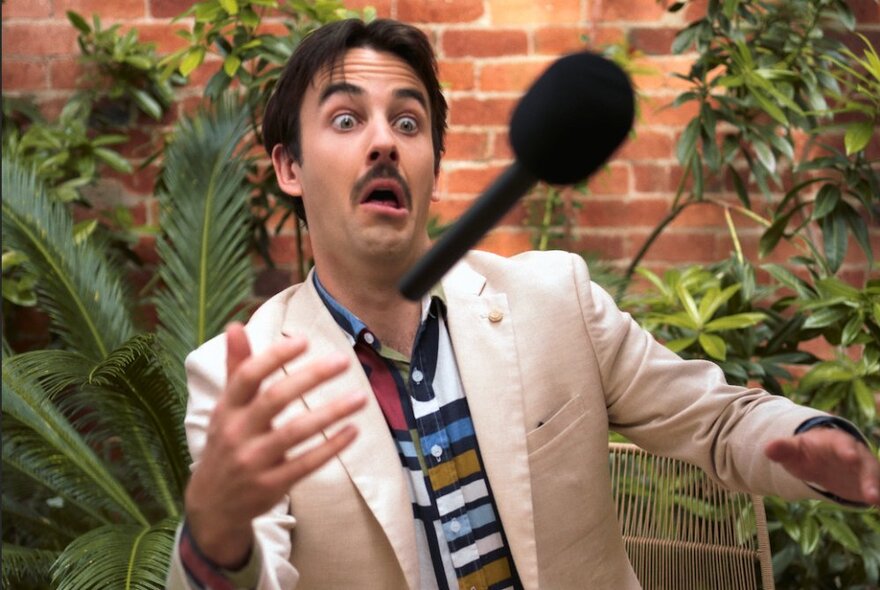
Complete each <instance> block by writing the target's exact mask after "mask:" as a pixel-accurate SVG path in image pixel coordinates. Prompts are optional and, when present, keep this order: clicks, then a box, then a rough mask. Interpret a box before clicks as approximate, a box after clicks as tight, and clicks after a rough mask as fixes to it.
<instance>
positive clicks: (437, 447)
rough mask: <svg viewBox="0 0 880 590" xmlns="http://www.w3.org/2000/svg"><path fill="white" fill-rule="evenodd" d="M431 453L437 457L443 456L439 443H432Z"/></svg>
mask: <svg viewBox="0 0 880 590" xmlns="http://www.w3.org/2000/svg"><path fill="white" fill-rule="evenodd" d="M431 454H432V455H434V456H435V457H436V458H437V459H440V457H441V456H443V447H441V446H440V445H434V446H433V447H431Z"/></svg>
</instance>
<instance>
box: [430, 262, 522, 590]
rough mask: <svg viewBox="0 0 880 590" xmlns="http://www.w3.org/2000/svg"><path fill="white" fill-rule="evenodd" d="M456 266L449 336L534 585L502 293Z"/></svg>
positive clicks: (513, 367)
mask: <svg viewBox="0 0 880 590" xmlns="http://www.w3.org/2000/svg"><path fill="white" fill-rule="evenodd" d="M484 284H485V279H484V277H482V276H481V275H479V274H478V273H476V272H475V271H473V270H472V269H470V267H468V266H467V265H466V264H465V263H460V264H458V265H457V266H456V267H454V269H453V270H452V271H451V272H450V273H449V274H448V275H447V277H446V278H445V279H444V280H443V290H444V293H445V295H446V299H447V303H448V323H449V334H450V338H451V339H452V345H453V349H454V350H455V359H456V362H457V363H458V369H459V373H460V374H461V379H462V383H463V384H464V390H465V393H466V395H467V400H468V407H469V408H470V412H471V418H472V419H473V422H474V429H475V431H476V433H477V440H478V442H479V445H480V454H481V455H482V457H483V462H484V467H485V469H486V474H487V475H488V477H489V482H490V486H491V488H492V492H493V494H494V497H495V504H496V506H497V507H498V511H499V513H500V517H501V522H502V524H503V526H504V532H505V534H506V535H507V540H508V542H509V543H510V551H511V553H512V555H513V559H514V562H515V564H516V568H517V572H518V573H519V576H520V581H521V582H522V583H523V586H524V587H525V588H537V587H538V557H537V550H536V548H535V524H534V514H533V511H532V489H531V475H530V472H529V461H528V451H527V447H526V426H525V418H524V409H523V404H524V402H523V388H522V379H521V378H520V373H519V362H518V359H517V351H516V340H515V338H514V326H513V321H512V318H511V317H510V309H509V307H508V303H507V296H506V295H505V294H503V293H499V294H487V295H481V292H482V289H483V286H484Z"/></svg>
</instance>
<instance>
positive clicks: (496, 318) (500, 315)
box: [489, 309, 504, 324]
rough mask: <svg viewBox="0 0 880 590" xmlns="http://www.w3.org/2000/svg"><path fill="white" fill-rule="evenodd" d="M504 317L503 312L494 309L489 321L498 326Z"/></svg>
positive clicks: (490, 313)
mask: <svg viewBox="0 0 880 590" xmlns="http://www.w3.org/2000/svg"><path fill="white" fill-rule="evenodd" d="M503 317H504V313H503V312H502V311H501V310H498V309H493V310H492V311H490V312H489V321H490V322H492V323H493V324H497V323H498V322H500V321H501V319H502V318H503Z"/></svg>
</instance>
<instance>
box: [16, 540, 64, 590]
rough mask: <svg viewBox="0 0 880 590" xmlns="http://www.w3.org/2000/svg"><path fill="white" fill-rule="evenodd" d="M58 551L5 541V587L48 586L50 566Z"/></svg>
mask: <svg viewBox="0 0 880 590" xmlns="http://www.w3.org/2000/svg"><path fill="white" fill-rule="evenodd" d="M58 555H59V552H58V551H48V550H45V549H32V548H31V547H22V546H21V545H14V544H12V543H3V587H4V588H20V589H25V588H48V587H49V568H50V567H51V565H52V563H53V562H54V561H55V559H56V558H57V557H58Z"/></svg>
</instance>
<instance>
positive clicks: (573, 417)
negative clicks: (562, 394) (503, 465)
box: [526, 396, 585, 454]
mask: <svg viewBox="0 0 880 590" xmlns="http://www.w3.org/2000/svg"><path fill="white" fill-rule="evenodd" d="M584 413H585V412H584V403H583V400H581V398H580V396H578V397H573V398H571V399H570V400H568V401H567V402H565V404H564V405H563V406H562V407H561V408H559V410H557V411H556V413H554V414H553V415H551V416H550V417H549V418H547V420H545V421H544V423H543V424H541V425H540V426H538V427H537V428H535V429H534V430H532V431H530V432H529V433H528V434H527V435H526V446H527V447H528V449H529V454H532V453H534V452H535V451H537V450H538V449H540V448H542V447H543V446H544V445H546V444H547V443H549V442H550V441H552V440H553V439H554V438H556V437H557V436H559V435H560V434H562V432H563V431H565V429H567V428H568V427H569V426H571V425H572V424H574V423H575V422H577V421H578V420H579V419H580V418H582V417H583V415H584Z"/></svg>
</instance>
